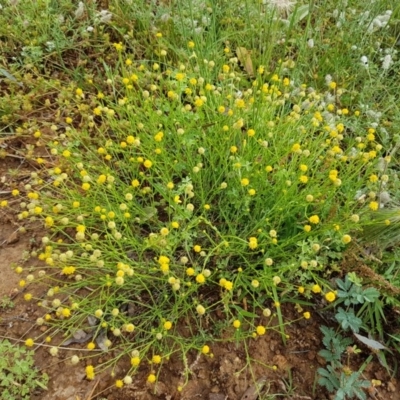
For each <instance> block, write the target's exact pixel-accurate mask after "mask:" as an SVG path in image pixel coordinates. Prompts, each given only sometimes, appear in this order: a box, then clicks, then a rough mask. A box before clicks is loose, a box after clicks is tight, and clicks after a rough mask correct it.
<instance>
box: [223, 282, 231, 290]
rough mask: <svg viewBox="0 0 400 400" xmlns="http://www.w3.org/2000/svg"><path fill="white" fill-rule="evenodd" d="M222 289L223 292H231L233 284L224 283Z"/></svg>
mask: <svg viewBox="0 0 400 400" xmlns="http://www.w3.org/2000/svg"><path fill="white" fill-rule="evenodd" d="M224 288H225V290H228V291H229V290H232V289H233V282H231V281H226V282H225V283H224Z"/></svg>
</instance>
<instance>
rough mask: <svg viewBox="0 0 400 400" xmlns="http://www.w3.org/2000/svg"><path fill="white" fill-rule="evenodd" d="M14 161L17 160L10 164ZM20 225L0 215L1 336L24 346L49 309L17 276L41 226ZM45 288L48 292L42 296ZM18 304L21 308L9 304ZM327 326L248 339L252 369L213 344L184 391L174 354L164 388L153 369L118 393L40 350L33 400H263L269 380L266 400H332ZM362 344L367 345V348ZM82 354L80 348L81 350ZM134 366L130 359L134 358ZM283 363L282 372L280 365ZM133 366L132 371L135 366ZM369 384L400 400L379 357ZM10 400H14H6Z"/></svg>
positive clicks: (196, 361) (1, 178)
mask: <svg viewBox="0 0 400 400" xmlns="http://www.w3.org/2000/svg"><path fill="white" fill-rule="evenodd" d="M8 161H9V162H8ZM23 167H24V166H23V165H21V164H20V163H19V160H14V159H11V160H7V163H6V162H5V160H0V192H1V193H2V196H1V198H9V197H7V192H9V191H10V190H11V189H10V188H11V187H12V188H15V185H12V186H11V184H9V182H11V180H12V176H11V175H10V173H11V171H12V170H13V169H15V168H23ZM18 228H19V224H18V221H17V219H16V217H15V215H14V212H13V211H11V212H10V211H8V212H5V211H4V210H0V276H1V279H0V300H1V307H0V335H1V337H3V338H4V337H7V338H10V339H12V340H15V342H16V343H17V342H18V341H24V340H25V339H26V338H27V337H33V338H34V337H36V335H39V334H40V333H43V330H44V329H45V328H43V327H42V328H41V327H38V326H36V324H35V321H36V319H37V318H38V317H40V316H42V313H43V311H42V310H40V309H39V308H38V307H37V306H36V305H35V304H33V303H27V302H26V301H24V299H23V290H22V289H20V288H19V287H18V282H19V279H20V277H19V276H18V275H17V274H16V273H15V272H14V271H13V267H14V266H15V265H17V264H18V265H22V266H23V267H24V268H29V266H30V265H32V263H37V262H38V261H35V260H32V259H29V258H28V256H27V254H28V253H29V252H30V251H31V250H32V249H33V248H35V247H36V246H38V243H40V227H39V226H28V227H27V231H26V232H25V233H23V234H20V233H18V232H17V230H18ZM35 290H37V293H33V294H34V295H36V296H41V295H42V294H43V289H41V288H39V287H38V288H36V289H35ZM41 290H42V293H40V291H41ZM7 299H11V300H12V301H13V303H14V306H13V307H9V306H6V300H7ZM283 311H284V314H285V320H286V321H288V320H294V319H297V315H298V313H297V311H296V310H295V309H294V307H293V306H292V305H285V306H284V307H283ZM322 324H326V321H323V320H322V319H321V318H320V317H319V316H318V314H317V313H313V318H312V319H310V320H301V321H298V322H296V323H293V324H291V325H289V327H288V329H287V334H288V335H289V340H288V341H287V345H286V346H284V345H283V343H282V340H281V338H280V335H279V334H278V333H277V332H274V331H268V332H267V334H266V335H265V336H262V337H258V338H257V339H252V340H250V341H249V342H248V348H247V355H248V356H249V357H250V359H251V361H250V366H251V367H250V368H249V367H247V368H245V367H246V365H248V362H249V360H247V358H246V357H247V355H246V351H245V349H244V348H243V346H237V345H236V344H235V343H221V344H214V345H213V346H212V347H211V351H212V354H213V356H212V357H211V356H204V355H203V356H201V357H197V356H196V355H195V354H188V355H187V363H188V365H189V367H190V371H191V374H190V376H189V377H188V382H187V384H186V385H183V389H182V391H178V389H177V388H178V386H181V385H182V384H183V383H185V377H184V376H183V371H184V368H183V364H182V361H181V360H178V359H174V358H173V357H172V358H171V359H170V360H169V362H168V363H167V364H165V365H164V367H163V369H162V372H161V374H160V376H159V380H158V383H157V384H156V385H150V384H147V383H146V376H147V375H148V373H149V370H148V368H147V367H146V366H143V369H141V370H140V371H139V374H138V375H137V376H136V377H135V379H134V382H133V383H132V384H130V385H127V386H125V387H124V388H123V389H116V388H115V386H113V385H114V381H115V378H112V377H111V374H110V371H109V370H106V371H104V372H103V373H102V374H100V375H97V376H96V378H95V380H93V381H88V380H86V379H85V371H84V365H82V364H81V363H80V364H79V365H78V366H73V365H71V363H70V361H69V360H68V356H70V355H71V352H70V351H68V350H61V351H59V354H58V356H57V357H52V356H50V354H49V352H48V347H44V346H41V345H37V346H36V348H35V350H36V353H35V354H36V355H35V360H36V366H37V368H38V369H40V370H41V371H44V372H46V373H47V374H48V375H49V377H50V380H49V384H48V390H47V391H39V392H37V393H33V394H32V396H31V398H32V400H91V399H109V400H119V399H126V400H153V399H154V400H156V399H160V400H161V399H162V400H175V399H182V400H183V399H185V400H189V399H193V400H196V399H206V400H256V399H257V394H256V391H255V386H254V385H255V382H263V383H264V388H263V390H262V393H263V395H262V396H260V397H259V398H260V399H272V398H275V397H274V395H275V396H276V398H283V399H292V400H300V399H303V400H309V399H318V400H324V399H330V398H332V397H330V396H329V395H328V394H327V393H326V392H325V391H324V390H323V389H322V388H321V387H320V386H318V385H317V383H316V370H317V369H318V368H319V367H321V366H323V365H324V360H323V359H322V358H321V357H320V356H318V354H317V353H318V351H319V350H321V349H322V337H321V332H320V329H319V327H320V325H322ZM59 342H61V337H59V338H57V337H56V338H54V343H52V344H53V345H57V344H58V343H59ZM360 347H361V346H360ZM363 350H364V351H363V352H362V353H361V355H357V356H355V358H354V359H353V361H352V367H354V369H356V368H357V367H358V366H359V365H361V364H362V362H363V360H364V359H365V358H366V356H367V355H368V354H369V351H368V350H367V349H363ZM75 352H76V353H77V354H78V355H80V353H79V349H78V350H77V351H75ZM127 363H129V360H127ZM272 366H276V367H277V368H276V370H274V369H273V368H272ZM118 368H120V370H117V371H115V372H116V376H121V375H122V376H123V364H122V363H121V365H120V366H119V367H118ZM127 369H128V368H127ZM364 376H365V378H366V379H378V380H381V381H382V385H381V386H378V387H377V388H375V389H374V391H371V392H370V393H368V396H369V398H370V399H381V400H400V384H399V380H398V377H390V376H388V374H387V372H386V370H385V368H383V367H382V366H381V365H380V364H379V362H378V359H377V358H375V359H374V361H373V362H372V363H370V364H369V365H368V367H367V369H366V370H365V371H364ZM4 400H6V399H4Z"/></svg>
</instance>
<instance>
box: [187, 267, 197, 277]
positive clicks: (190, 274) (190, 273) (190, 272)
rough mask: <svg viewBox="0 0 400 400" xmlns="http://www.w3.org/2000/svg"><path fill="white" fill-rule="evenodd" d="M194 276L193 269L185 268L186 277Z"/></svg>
mask: <svg viewBox="0 0 400 400" xmlns="http://www.w3.org/2000/svg"><path fill="white" fill-rule="evenodd" d="M194 274H195V271H194V269H193V268H187V269H186V275H187V276H193V275H194Z"/></svg>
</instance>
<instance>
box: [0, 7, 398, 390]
mask: <svg viewBox="0 0 400 400" xmlns="http://www.w3.org/2000/svg"><path fill="white" fill-rule="evenodd" d="M128 3H129V2H120V1H116V0H115V1H111V2H110V6H109V10H110V12H111V13H112V14H113V15H112V19H111V21H109V22H104V21H103V22H102V21H101V18H102V15H100V14H99V10H96V9H95V6H94V5H93V4H92V5H91V6H90V7H89V8H87V9H85V10H83V12H82V10H78V11H77V10H76V8H75V6H72V4H71V2H69V1H62V2H51V1H42V2H32V3H29V4H25V5H24V7H22V6H21V5H19V4H17V5H15V6H10V5H8V6H7V7H6V6H5V7H4V9H3V10H2V14H1V15H0V22H1V19H2V18H3V19H4V21H13V22H14V23H13V24H10V23H4V24H0V26H3V28H1V29H4V31H3V32H0V33H1V36H2V42H1V43H0V46H1V50H2V54H3V58H2V66H1V67H2V68H4V69H5V70H6V71H9V72H10V73H12V74H13V76H14V77H15V79H16V80H17V82H19V83H20V84H21V83H22V87H21V86H20V85H18V83H16V82H13V81H12V79H11V80H10V79H9V78H10V77H9V76H8V78H7V77H6V78H5V79H4V81H5V83H6V84H7V91H6V94H5V96H4V97H3V98H2V99H0V109H1V110H3V111H2V112H1V121H2V126H3V131H4V132H5V133H6V132H9V131H11V133H13V132H15V135H14V136H13V137H15V138H16V137H18V138H19V139H18V140H22V141H24V143H26V145H27V152H26V155H27V158H29V159H31V160H32V161H31V162H32V163H35V166H36V167H37V170H36V172H33V173H32V174H31V181H30V183H29V185H26V186H25V187H24V188H22V189H21V188H19V191H20V192H21V193H17V192H14V193H13V195H14V197H11V198H10V199H4V200H3V201H2V202H1V203H0V204H1V206H2V207H3V208H4V209H5V210H8V207H10V208H11V209H16V207H17V206H18V207H19V210H18V218H19V220H20V221H21V222H20V223H21V226H23V225H24V224H25V223H28V222H29V221H32V220H41V221H43V223H44V225H45V227H46V228H47V229H48V231H47V234H46V235H45V236H44V237H43V239H42V243H43V250H42V251H39V252H38V253H37V254H36V253H35V254H32V255H33V256H37V257H39V259H41V260H43V261H45V263H46V264H47V268H46V270H43V271H41V272H38V271H34V272H32V271H29V276H28V278H25V277H24V279H23V280H22V281H21V286H25V285H28V293H27V295H26V299H27V300H32V298H31V296H30V294H29V285H35V284H37V283H46V284H48V285H49V292H48V298H47V299H46V300H44V301H40V305H41V306H42V307H44V309H45V313H46V316H45V317H44V318H40V319H39V320H38V323H39V324H46V325H48V326H50V327H53V328H54V329H55V330H56V329H58V328H61V329H62V330H64V331H65V332H67V333H68V334H69V335H71V334H73V333H74V332H75V331H77V330H78V329H81V328H82V327H86V328H87V329H89V330H91V332H92V333H93V338H92V339H91V342H90V343H89V345H88V346H89V348H90V349H93V348H96V347H97V348H98V347H100V348H101V349H106V348H108V347H111V348H114V349H116V350H117V351H116V352H114V353H113V354H116V356H115V357H113V358H109V359H108V360H107V361H106V362H105V363H104V364H103V365H95V364H94V365H95V372H93V371H91V370H87V377H88V378H89V379H93V378H94V373H97V372H99V371H101V370H102V369H104V368H106V367H107V366H109V365H116V363H118V362H119V361H120V360H121V358H126V359H128V358H131V362H132V368H131V369H130V370H129V371H127V372H126V374H127V375H126V376H127V377H128V378H126V379H125V383H126V382H129V377H130V376H131V375H133V374H134V373H135V372H136V371H137V369H138V368H139V361H141V364H143V363H144V362H145V361H146V360H147V361H148V362H149V363H150V365H151V370H150V371H149V380H150V381H153V380H154V379H156V377H157V374H158V373H159V372H160V368H159V364H160V363H161V364H162V363H166V362H168V359H169V358H170V357H171V356H174V357H175V356H178V357H180V358H182V359H183V360H184V361H185V360H186V355H187V354H188V353H189V352H199V353H203V354H204V355H205V356H207V355H208V354H209V353H210V352H212V346H213V344H214V343H218V342H219V341H221V340H222V337H224V338H225V340H235V341H237V342H242V341H245V340H252V339H256V338H257V336H262V335H263V334H264V333H265V332H264V331H265V330H269V329H274V330H277V331H279V332H280V334H281V336H282V339H283V340H284V341H285V340H286V333H285V327H286V325H287V323H288V322H286V321H285V318H284V315H282V313H281V304H282V303H284V302H296V303H298V304H302V305H303V307H305V309H304V310H303V311H302V312H301V313H299V317H298V318H299V319H302V318H309V317H310V316H311V317H312V313H310V311H312V307H309V306H311V305H312V304H313V301H314V299H315V298H318V296H326V297H325V300H324V301H325V302H330V301H334V300H335V292H334V291H335V289H336V288H335V286H334V285H333V283H332V278H334V277H335V276H336V273H337V272H338V271H340V269H341V268H342V265H341V263H342V261H343V255H344V254H346V252H347V253H348V252H349V248H350V249H352V251H353V252H356V251H357V250H354V247H352V246H353V243H356V244H357V246H361V247H365V246H367V247H368V246H370V245H371V244H372V243H374V244H375V242H377V243H376V244H377V246H378V249H379V251H378V252H377V253H376V254H375V255H374V258H371V260H370V262H369V266H370V267H371V268H372V269H373V270H375V271H376V272H377V273H382V271H383V270H385V267H386V266H388V267H389V266H390V269H389V271H390V274H389V272H388V273H387V274H386V275H384V278H386V279H389V278H390V277H393V276H395V277H397V274H396V270H397V268H398V265H397V264H396V263H397V261H396V257H395V256H394V255H393V254H396V253H394V251H395V250H393V247H394V246H395V245H396V244H398V237H399V221H398V213H399V211H398V208H397V207H398V204H397V203H396V202H395V201H394V200H393V199H395V198H396V196H397V197H398V194H399V182H398V177H397V171H398V167H399V159H398V155H397V147H398V141H399V137H398V135H397V134H396V132H397V131H398V128H399V115H400V113H399V110H398V105H397V103H396V91H398V89H399V85H398V74H399V61H398V54H397V52H398V48H399V46H398V44H397V43H398V24H399V22H398V18H399V12H400V8H399V7H398V6H397V8H395V3H394V2H392V3H391V2H388V1H376V2H373V4H371V5H369V4H366V3H362V4H359V2H355V1H354V2H348V3H349V4H347V5H346V4H344V2H343V4H338V2H336V1H331V2H329V1H328V2H324V3H321V2H309V3H307V4H306V3H304V4H302V3H300V2H299V3H298V4H297V5H296V6H294V7H293V8H292V10H291V11H288V12H286V11H279V10H276V9H274V8H273V7H270V6H268V5H267V4H263V2H253V1H249V0H248V1H246V2H235V1H233V2H232V1H230V2H226V1H223V2H220V1H219V2H209V3H207V5H205V4H204V5H202V4H201V3H199V2H181V1H177V2H173V3H172V4H166V3H161V4H159V5H158V6H157V7H156V8H155V7H154V4H152V3H146V2H137V1H136V2H132V4H128ZM346 3H347V2H346ZM387 10H391V11H392V13H391V14H390V15H389V13H387ZM366 12H368V14H366ZM60 15H61V16H62V18H61V17H60ZM103 16H104V14H103ZM54 20H56V21H57V23H53V21H54ZM379 21H380V22H379ZM379 24H380V26H378V25H379ZM385 24H387V25H385ZM88 28H89V29H88ZM384 57H386V59H384ZM389 57H390V58H389ZM366 59H368V66H367V65H363V62H362V60H364V64H365V60H366ZM384 61H385V64H386V65H385V69H384V68H383V67H382V66H383V62H384ZM386 66H387V68H386ZM33 116H34V117H35V118H32V117H33ZM7 138H8V139H10V138H9V137H8V136H7ZM5 155H6V154H5ZM14 189H15V190H16V187H15V188H14ZM383 203H384V204H383ZM381 205H384V208H383V209H380V206H381ZM377 239H379V240H377ZM355 248H356V249H357V247H355ZM378 257H379V258H381V259H382V262H381V263H377V262H374V259H377V258H378ZM367 262H368V260H367ZM17 272H20V273H21V272H23V273H25V271H23V269H22V268H19V269H18V271H17ZM25 275H26V274H25ZM394 282H395V283H394V284H395V285H396V287H397V286H398V285H397V283H396V282H398V278H396V279H395V280H394ZM365 283H369V282H368V280H366V282H365ZM392 283H393V282H392ZM34 300H36V301H39V299H34ZM382 301H383V302H384V303H386V302H390V303H397V301H398V300H397V298H396V295H395V294H393V293H391V294H390V293H385V294H384V296H383V298H382ZM303 312H304V314H303ZM217 315H218V318H217V317H216V316H217ZM271 315H272V316H274V315H277V316H278V320H277V321H278V322H275V319H273V318H271ZM94 316H95V318H94V319H93V317H94ZM371 318H372V317H371ZM293 322H295V321H293ZM374 324H377V325H378V324H379V321H375V322H374ZM379 331H380V332H382V329H381V328H380V329H379ZM46 335H48V333H46ZM35 340H36V341H41V340H43V338H42V337H38V338H36V339H35ZM28 343H29V342H28ZM93 353H94V354H97V353H96V352H95V351H93ZM87 354H88V357H91V354H92V353H90V352H89V353H87ZM158 356H160V359H159V358H158ZM93 362H94V363H95V361H93ZM272 367H273V366H271V368H272ZM120 378H123V377H118V381H117V385H118V386H120V385H121V384H122V383H121V382H120V381H119V379H120ZM182 384H184V382H182Z"/></svg>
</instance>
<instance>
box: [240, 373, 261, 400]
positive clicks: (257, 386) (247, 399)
mask: <svg viewBox="0 0 400 400" xmlns="http://www.w3.org/2000/svg"><path fill="white" fill-rule="evenodd" d="M266 382H267V378H260V379H259V380H258V381H257V382H256V383H254V385H251V386H250V387H249V388H248V389H247V390H246V391H245V392H244V394H243V396H242V398H241V399H240V400H257V397H258V396H259V395H260V392H261V390H262V389H263V388H264V386H265V383H266Z"/></svg>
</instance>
